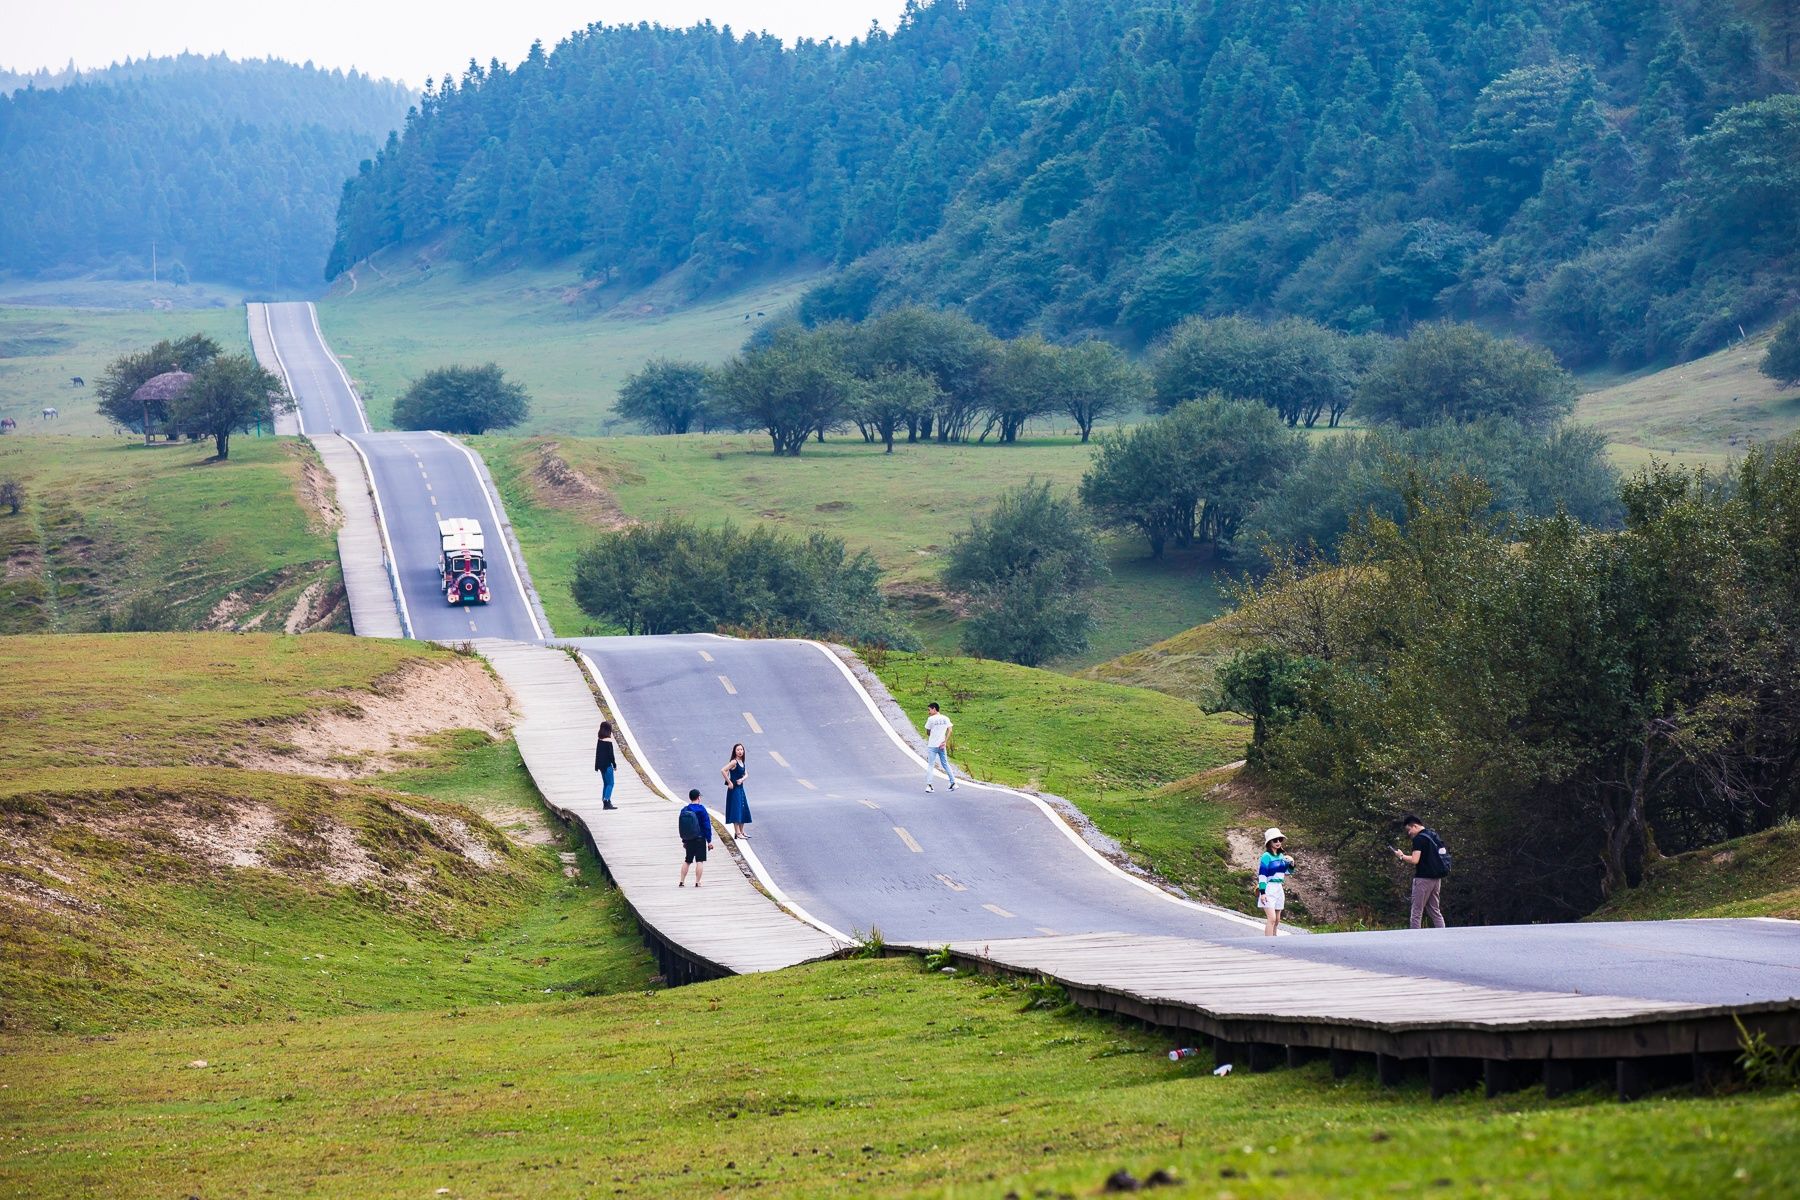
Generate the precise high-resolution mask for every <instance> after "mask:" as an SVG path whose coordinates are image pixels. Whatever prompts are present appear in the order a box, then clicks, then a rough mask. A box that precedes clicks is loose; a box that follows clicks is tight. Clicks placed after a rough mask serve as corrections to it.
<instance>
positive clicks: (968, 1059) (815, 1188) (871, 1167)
mask: <svg viewBox="0 0 1800 1200" xmlns="http://www.w3.org/2000/svg"><path fill="white" fill-rule="evenodd" d="M1171 1044H1172V1043H1170V1042H1169V1041H1168V1040H1167V1039H1166V1038H1164V1037H1160V1036H1157V1035H1154V1034H1148V1033H1145V1032H1143V1031H1141V1030H1138V1029H1136V1028H1130V1027H1126V1026H1124V1025H1120V1024H1115V1023H1111V1022H1108V1021H1106V1020H1103V1019H1100V1018H1097V1017H1094V1016H1091V1015H1087V1014H1085V1013H1082V1012H1079V1011H1071V1010H1069V1009H1066V1008H1062V1007H1059V1006H1058V1005H1057V1002H1056V999H1055V997H1054V996H1053V995H1051V996H1045V995H1043V994H1041V993H1033V992H1030V991H1027V990H1025V989H1022V988H1020V987H1018V986H1016V985H1013V984H1010V983H1006V982H1001V981H995V980H990V979H984V978H981V977H968V978H957V977H947V976H943V975H939V974H933V973H926V972H922V971H921V970H920V969H919V965H918V963H917V961H916V960H911V959H890V960H885V961H878V960H852V961H841V962H831V963H822V964H816V965H813V966H807V967H799V968H794V969H792V970H788V971H782V972H778V973H775V974H767V975H755V976H745V977H740V978H735V979H727V980H720V981H717V982H714V983H707V984H700V985H695V986H691V987H685V988H678V989H674V990H672V991H667V992H661V993H657V994H655V995H654V996H643V995H638V994H630V993H627V994H620V995H615V996H608V997H598V998H592V999H579V1000H569V1001H565V1002H562V1003H556V1004H539V1005H500V1006H476V1005H470V1006H466V1007H457V1008H454V1009H449V1010H446V1011H439V1012H432V1013H424V1012H417V1013H383V1014H371V1015H360V1016H347V1017H332V1018H319V1019H313V1018H302V1019H300V1020H299V1021H297V1022H273V1023H258V1024H249V1025H243V1026H236V1027H220V1026H202V1025H196V1026H194V1027H190V1028H183V1029H168V1030H149V1031H142V1032H132V1033H125V1034H120V1035H116V1036H112V1037H109V1038H107V1039H106V1040H104V1041H103V1042H102V1041H90V1040H76V1039H71V1038H66V1037H43V1036H37V1037H19V1038H10V1039H7V1040H6V1041H5V1042H4V1043H0V1045H3V1048H4V1050H5V1053H4V1055H3V1056H0V1088H4V1095H5V1096H6V1097H7V1101H6V1103H5V1104H3V1105H0V1192H4V1193H5V1194H7V1195H9V1196H17V1197H21V1198H23V1197H37V1196H44V1197H49V1196H65V1195H71V1194H104V1195H108V1196H114V1197H120V1198H132V1197H162V1196H168V1195H171V1194H174V1195H202V1196H208V1195H247V1194H253V1193H267V1194H278V1195H295V1194H303V1193H305V1194H318V1195H331V1196H342V1197H357V1196H405V1195H418V1196H432V1195H441V1196H450V1197H472V1196H483V1197H505V1196H518V1197H526V1196H530V1197H560V1196H577V1195H581V1196H586V1195H593V1194H596V1193H598V1194H606V1195H629V1196H647V1197H655V1196H671V1197H673V1196H696V1195H728V1194H747V1193H753V1194H756V1195H766V1196H819V1195H827V1194H831V1195H859V1196H900V1195H935V1196H947V1197H976V1196H980V1197H996V1198H998V1197H1001V1196H1004V1195H1007V1194H1012V1193H1016V1194H1018V1195H1021V1196H1030V1195H1038V1196H1077V1195H1079V1196H1090V1195H1097V1194H1100V1192H1101V1190H1102V1184H1103V1181H1104V1180H1105V1179H1106V1178H1107V1177H1108V1176H1109V1175H1110V1174H1111V1173H1112V1172H1114V1171H1115V1170H1119V1169H1121V1168H1123V1169H1126V1170H1129V1171H1131V1172H1132V1173H1133V1174H1134V1175H1135V1176H1136V1177H1138V1178H1140V1179H1142V1178H1148V1177H1149V1176H1150V1175H1151V1174H1152V1173H1154V1172H1156V1171H1163V1172H1166V1173H1167V1174H1168V1175H1169V1176H1170V1177H1172V1178H1173V1179H1174V1180H1176V1181H1178V1182H1179V1183H1180V1184H1181V1185H1182V1186H1181V1187H1180V1188H1179V1189H1178V1190H1172V1191H1171V1194H1175V1195H1203V1196H1219V1197H1227V1196H1231V1197H1252V1196H1268V1195H1277V1194H1280V1195H1295V1196H1375V1195H1380V1196H1415V1195H1417V1196H1426V1195H1438V1196H1444V1195H1503V1196H1553V1195H1575V1194H1579V1195H1584V1196H1596V1197H1630V1198H1632V1200H1636V1198H1638V1197H1643V1196H1674V1195H1702V1194H1707V1195H1711V1194H1715V1193H1719V1194H1727V1195H1732V1196H1746V1197H1763V1196H1767V1197H1779V1196H1786V1195H1791V1194H1792V1192H1793V1190H1794V1188H1795V1187H1796V1186H1800V1160H1797V1159H1796V1158H1795V1157H1794V1155H1793V1154H1792V1153H1791V1147H1792V1146H1793V1145H1794V1144H1795V1141H1796V1139H1800V1095H1796V1094H1794V1093H1786V1094H1781V1093H1775V1092H1764V1093H1751V1094H1738V1095H1725V1096H1716V1097H1709V1098H1700V1099H1692V1098H1685V1097H1677V1096H1666V1097H1659V1098H1652V1099H1649V1100H1645V1101H1641V1102H1638V1103H1634V1104H1630V1105H1622V1104H1617V1103H1615V1102H1613V1101H1611V1100H1610V1099H1607V1098H1605V1097H1604V1096H1602V1095H1601V1094H1599V1093H1591V1094H1587V1095H1578V1096H1573V1097H1568V1098H1564V1099H1559V1100H1556V1101H1546V1100H1544V1099H1543V1097H1542V1094H1541V1092H1538V1091H1536V1090H1532V1091H1527V1092H1523V1093H1519V1094H1517V1095H1514V1096H1509V1097H1506V1098H1505V1099H1502V1100H1498V1101H1487V1100H1483V1099H1481V1098H1480V1096H1479V1093H1478V1092H1476V1093H1470V1094H1468V1095H1466V1096H1462V1097H1458V1098H1454V1099H1450V1100H1447V1101H1442V1102H1438V1103H1435V1104H1434V1103H1432V1102H1431V1101H1429V1100H1428V1099H1427V1097H1426V1092H1425V1090H1424V1085H1423V1083H1422V1082H1414V1083H1412V1084H1409V1085H1407V1086H1405V1087H1402V1088H1399V1089H1396V1090H1391V1091H1390V1090H1383V1089H1381V1088H1379V1087H1378V1086H1377V1085H1376V1084H1375V1082H1374V1080H1373V1078H1372V1077H1371V1076H1370V1075H1369V1074H1367V1073H1363V1074H1359V1075H1354V1076H1352V1077H1350V1078H1348V1079H1346V1080H1343V1081H1333V1080H1332V1079H1331V1078H1330V1076H1329V1073H1328V1071H1327V1068H1326V1065H1325V1064H1324V1063H1317V1064H1314V1065H1312V1066H1309V1067H1306V1068H1303V1069H1300V1070H1298V1071H1290V1072H1283V1073H1280V1074H1277V1075H1273V1076H1252V1075H1250V1074H1248V1073H1247V1072H1238V1073H1234V1074H1232V1075H1230V1076H1228V1077H1225V1078H1215V1077H1214V1076H1213V1075H1211V1073H1210V1069H1211V1066H1212V1063H1211V1059H1210V1056H1206V1055H1202V1056H1200V1057H1198V1058H1196V1059H1190V1060H1187V1061H1185V1062H1182V1063H1179V1064H1175V1063H1171V1062H1169V1060H1168V1058H1167V1057H1166V1055H1165V1054H1164V1051H1166V1050H1167V1049H1168V1048H1169V1047H1170V1045H1171ZM201 1063H204V1064H205V1065H204V1066H201V1065H198V1064H201Z"/></svg>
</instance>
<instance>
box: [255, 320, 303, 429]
mask: <svg viewBox="0 0 1800 1200" xmlns="http://www.w3.org/2000/svg"><path fill="white" fill-rule="evenodd" d="M257 307H259V308H261V309H262V319H263V331H264V332H265V333H267V334H268V335H269V352H270V353H271V354H273V355H274V356H275V366H276V368H277V369H278V370H280V372H281V382H282V383H283V384H285V385H286V386H287V390H288V396H289V397H290V398H292V400H293V401H294V424H295V425H296V426H297V427H298V428H299V430H300V436H301V437H305V436H306V410H305V409H303V408H301V407H300V397H299V396H296V395H295V394H294V379H293V376H291V375H289V374H288V369H287V363H285V362H283V361H282V358H281V346H280V345H279V344H277V342H276V341H275V322H274V320H273V319H272V318H271V317H270V316H269V306H268V305H267V304H259V305H258V306H257Z"/></svg>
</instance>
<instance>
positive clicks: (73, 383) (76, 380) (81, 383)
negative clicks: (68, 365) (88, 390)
mask: <svg viewBox="0 0 1800 1200" xmlns="http://www.w3.org/2000/svg"><path fill="white" fill-rule="evenodd" d="M69 386H70V387H86V386H87V380H85V379H83V378H82V377H81V376H79V375H71V376H69Z"/></svg>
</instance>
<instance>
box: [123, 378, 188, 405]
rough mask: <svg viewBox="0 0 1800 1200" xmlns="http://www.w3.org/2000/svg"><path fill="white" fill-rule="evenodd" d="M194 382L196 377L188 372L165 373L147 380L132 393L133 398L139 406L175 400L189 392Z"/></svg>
mask: <svg viewBox="0 0 1800 1200" xmlns="http://www.w3.org/2000/svg"><path fill="white" fill-rule="evenodd" d="M192 382H194V377H193V376H192V375H189V374H188V373H187V372H186V371H164V372H163V373H162V374H161V375H153V376H151V377H150V378H149V379H146V380H145V381H144V382H143V384H142V385H141V386H140V387H139V388H138V390H137V391H135V392H133V393H131V398H132V399H133V400H136V401H137V402H138V403H139V404H145V403H151V404H154V403H160V402H164V401H168V400H173V399H175V397H177V396H179V395H181V393H183V392H185V391H187V389H188V384H190V383H192Z"/></svg>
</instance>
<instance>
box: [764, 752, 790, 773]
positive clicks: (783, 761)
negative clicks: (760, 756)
mask: <svg viewBox="0 0 1800 1200" xmlns="http://www.w3.org/2000/svg"><path fill="white" fill-rule="evenodd" d="M769 757H770V758H772V759H774V760H775V761H776V762H778V763H780V764H781V765H782V766H784V767H787V768H788V769H789V770H790V771H791V770H793V767H792V766H791V765H790V764H789V763H788V760H787V759H785V758H783V757H781V751H779V750H771V751H769Z"/></svg>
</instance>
